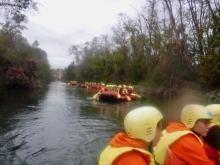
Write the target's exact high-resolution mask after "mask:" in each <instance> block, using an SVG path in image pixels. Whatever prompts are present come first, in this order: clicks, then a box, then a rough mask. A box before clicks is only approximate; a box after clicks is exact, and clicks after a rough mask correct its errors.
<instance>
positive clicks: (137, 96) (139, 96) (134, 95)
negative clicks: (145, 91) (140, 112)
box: [131, 93, 141, 99]
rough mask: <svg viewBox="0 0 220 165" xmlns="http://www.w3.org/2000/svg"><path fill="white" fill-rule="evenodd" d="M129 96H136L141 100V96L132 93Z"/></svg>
mask: <svg viewBox="0 0 220 165" xmlns="http://www.w3.org/2000/svg"><path fill="white" fill-rule="evenodd" d="M131 95H134V96H137V98H139V99H140V98H141V96H140V95H138V94H136V93H132V94H131Z"/></svg>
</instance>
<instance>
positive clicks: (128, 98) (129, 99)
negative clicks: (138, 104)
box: [124, 93, 131, 101]
mask: <svg viewBox="0 0 220 165" xmlns="http://www.w3.org/2000/svg"><path fill="white" fill-rule="evenodd" d="M124 94H125V96H126V97H127V100H128V101H131V98H130V97H129V96H128V95H126V93H124Z"/></svg>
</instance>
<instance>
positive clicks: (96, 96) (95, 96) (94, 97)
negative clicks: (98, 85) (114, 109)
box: [92, 92, 100, 99]
mask: <svg viewBox="0 0 220 165" xmlns="http://www.w3.org/2000/svg"><path fill="white" fill-rule="evenodd" d="M99 94H100V93H99V92H98V93H96V94H94V96H93V97H92V98H93V99H97V98H98V96H99Z"/></svg>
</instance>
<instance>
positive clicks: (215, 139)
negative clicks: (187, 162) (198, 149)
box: [203, 104, 220, 165]
mask: <svg viewBox="0 0 220 165" xmlns="http://www.w3.org/2000/svg"><path fill="white" fill-rule="evenodd" d="M206 107H207V108H208V109H209V110H210V111H211V113H212V115H213V119H212V120H211V126H212V127H211V129H210V130H209V132H208V134H207V136H205V137H203V140H204V148H205V151H206V154H207V155H208V157H209V159H210V160H211V161H213V162H214V163H215V164H216V165H220V159H219V157H220V104H211V105H208V106H206Z"/></svg>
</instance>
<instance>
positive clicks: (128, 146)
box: [99, 106, 163, 165]
mask: <svg viewBox="0 0 220 165" xmlns="http://www.w3.org/2000/svg"><path fill="white" fill-rule="evenodd" d="M162 118H163V115H162V114H161V113H160V111H158V110H157V109H156V108H154V107H152V106H145V107H140V108H137V109H134V110H132V111H130V112H129V113H128V114H127V115H126V117H125V119H124V128H125V131H126V133H123V132H119V133H118V134H116V135H115V137H114V138H113V139H112V140H111V141H110V142H109V145H108V146H107V147H106V148H105V149H104V150H103V151H102V153H101V154H100V158H99V165H154V159H153V157H152V154H151V153H150V149H151V146H153V145H155V144H156V143H157V141H159V139H160V137H161V135H162V134H161V133H162V121H161V120H162Z"/></svg>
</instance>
